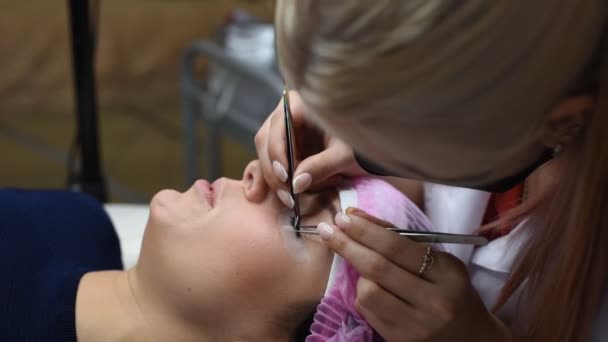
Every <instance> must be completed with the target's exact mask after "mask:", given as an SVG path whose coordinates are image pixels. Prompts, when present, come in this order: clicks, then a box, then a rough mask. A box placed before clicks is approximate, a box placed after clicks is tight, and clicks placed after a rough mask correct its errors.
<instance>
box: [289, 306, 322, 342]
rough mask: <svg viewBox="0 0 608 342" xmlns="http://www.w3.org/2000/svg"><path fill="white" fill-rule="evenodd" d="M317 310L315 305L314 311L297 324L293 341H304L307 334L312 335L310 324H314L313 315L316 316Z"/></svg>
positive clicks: (292, 337) (292, 336)
mask: <svg viewBox="0 0 608 342" xmlns="http://www.w3.org/2000/svg"><path fill="white" fill-rule="evenodd" d="M316 311H317V306H316V305H315V307H314V309H312V311H310V312H309V313H308V315H306V316H305V318H304V320H303V321H302V322H300V323H299V324H298V325H296V328H295V329H294V330H293V334H292V335H291V339H290V340H291V341H292V342H304V340H305V339H306V336H308V335H310V326H311V325H312V321H313V317H314V316H315V312H316Z"/></svg>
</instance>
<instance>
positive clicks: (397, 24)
mask: <svg viewBox="0 0 608 342" xmlns="http://www.w3.org/2000/svg"><path fill="white" fill-rule="evenodd" d="M275 20H276V27H277V46H278V52H279V60H280V64H281V68H282V71H283V75H284V77H285V79H286V82H287V83H288V84H289V86H290V87H291V88H293V89H296V90H297V91H299V93H300V95H301V97H302V99H303V101H304V103H305V104H306V106H307V107H308V109H309V110H310V111H311V113H312V115H313V119H315V120H316V121H317V123H318V124H319V125H321V126H322V127H323V128H325V129H327V130H328V131H330V132H332V133H334V134H336V135H338V136H340V137H342V138H343V139H344V140H346V141H347V142H349V143H351V144H352V146H353V147H354V148H355V149H357V150H358V151H360V152H362V153H363V154H364V155H368V156H370V155H371V156H376V157H377V159H378V160H382V161H383V162H384V164H385V166H387V167H388V168H389V169H393V170H399V169H401V168H402V167H406V166H405V165H402V164H401V163H402V162H403V161H402V160H401V159H400V158H398V156H399V155H400V149H401V148H402V146H401V145H402V144H400V143H399V142H400V141H401V139H402V136H403V130H402V128H403V127H405V126H410V127H412V128H413V129H417V128H425V127H433V128H434V129H441V127H444V128H443V129H444V132H442V133H445V134H444V135H445V136H446V137H447V139H448V140H449V139H451V141H452V142H457V143H459V144H467V145H468V146H472V148H471V150H475V148H474V147H477V148H478V149H480V148H481V147H478V143H477V142H478V141H484V142H487V144H489V145H492V147H493V148H500V149H501V151H504V153H502V155H501V156H500V159H499V158H498V156H497V157H496V160H494V161H492V160H488V164H493V165H496V166H498V167H500V166H501V164H500V163H503V162H505V160H508V159H509V158H504V156H505V155H517V154H519V153H522V152H523V151H524V150H525V149H526V148H529V146H530V144H531V142H532V141H534V140H537V139H538V136H539V127H540V125H541V124H542V122H543V121H544V119H545V116H546V113H547V112H548V110H549V109H550V108H551V107H552V106H553V105H555V103H556V102H557V101H558V100H559V99H560V98H561V97H563V96H564V95H566V94H567V92H568V90H569V89H570V88H571V87H572V86H573V83H574V82H575V81H576V80H577V79H578V78H579V77H580V75H581V73H582V72H583V71H584V69H585V66H586V65H588V64H589V61H590V59H591V56H592V55H593V53H594V51H596V50H597V49H598V42H599V41H600V39H601V36H602V32H603V27H604V22H605V21H606V5H605V1H604V0H577V1H571V0H531V1H521V0H520V1H514V0H511V1H509V0H495V1H485V0H471V1H456V0H368V1H364V0H342V1H320V0H282V1H281V0H279V1H278V3H277V11H276V19H275ZM603 65H604V67H608V61H604V62H603ZM604 80H605V79H602V80H601V82H604ZM607 87H608V86H604V85H603V83H602V84H601V90H600V94H599V97H598V105H597V108H596V112H595V113H593V114H591V115H590V119H589V122H588V124H587V125H586V128H585V129H584V131H585V132H584V134H582V135H581V136H580V139H579V140H578V141H575V142H573V143H572V144H570V145H569V146H568V147H567V148H566V151H564V153H563V156H562V157H560V160H559V161H558V162H559V166H560V167H559V171H558V177H559V178H558V182H557V185H556V187H555V188H554V189H551V192H552V195H551V196H549V195H548V196H546V197H544V200H543V201H542V203H538V205H537V206H535V208H534V212H533V214H534V215H533V216H534V217H533V218H534V220H536V221H537V224H536V225H535V227H536V228H535V229H534V232H533V234H532V235H533V236H532V238H531V239H530V242H529V243H528V246H527V247H526V249H525V250H524V252H523V253H521V255H520V257H519V259H518V263H517V264H516V266H515V268H514V271H513V273H512V277H511V279H510V280H509V281H508V283H507V285H506V286H505V288H504V290H503V296H502V298H501V299H500V301H499V303H504V301H505V300H506V299H505V298H508V297H509V296H511V294H512V293H513V292H514V290H515V289H517V288H518V287H519V286H521V285H522V284H523V283H525V280H526V279H527V280H529V281H528V282H527V285H526V286H527V290H528V291H527V293H529V295H530V298H529V301H528V302H527V304H525V305H526V307H525V309H526V312H527V314H528V317H526V318H527V322H526V323H527V325H526V330H525V333H526V335H528V336H531V337H533V338H538V340H543V341H545V340H547V341H549V340H563V341H575V340H579V339H582V338H583V337H584V336H585V333H586V332H588V328H589V324H591V323H592V322H593V317H594V315H595V314H596V311H597V302H598V298H599V296H600V294H601V291H602V290H603V286H604V284H605V280H606V274H607V273H608V265H607V264H606V261H605V260H608V259H606V257H607V255H606V253H607V252H606V250H608V237H607V236H606V235H607V234H608V218H607V217H606V215H607V214H605V213H606V210H607V209H608V110H607V108H608V103H606V100H607V96H608V94H605V90H606V88H607ZM346 122H347V123H348V130H340V129H336V127H339V126H341V125H342V124H344V123H346ZM485 128H490V129H485ZM472 131H474V132H476V135H475V136H471V134H470V132H472ZM515 137H517V139H515ZM444 143H445V141H444ZM556 284H560V285H558V286H555V285H556ZM535 340H536V339H535Z"/></svg>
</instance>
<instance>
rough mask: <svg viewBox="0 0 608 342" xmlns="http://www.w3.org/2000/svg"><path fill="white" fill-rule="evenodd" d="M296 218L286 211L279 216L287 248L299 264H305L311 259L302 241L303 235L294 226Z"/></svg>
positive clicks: (281, 232)
mask: <svg viewBox="0 0 608 342" xmlns="http://www.w3.org/2000/svg"><path fill="white" fill-rule="evenodd" d="M294 223H295V216H294V214H293V211H291V210H285V211H282V212H281V213H280V214H279V226H280V227H281V228H280V234H281V238H282V240H283V243H284V245H285V247H286V248H287V249H288V250H289V251H290V253H291V254H293V256H294V257H295V259H296V260H298V262H305V261H306V260H308V259H309V258H310V255H309V253H308V250H307V249H306V246H305V244H304V243H303V242H302V241H301V239H303V238H302V235H301V234H299V233H298V232H297V231H296V229H295V227H294V226H293V224H294ZM294 235H295V237H294Z"/></svg>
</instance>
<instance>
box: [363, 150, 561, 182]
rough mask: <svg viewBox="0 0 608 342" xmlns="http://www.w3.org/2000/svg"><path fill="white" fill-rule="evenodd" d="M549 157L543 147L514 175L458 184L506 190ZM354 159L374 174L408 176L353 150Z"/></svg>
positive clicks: (550, 152) (551, 154) (550, 155)
mask: <svg viewBox="0 0 608 342" xmlns="http://www.w3.org/2000/svg"><path fill="white" fill-rule="evenodd" d="M551 158H553V151H552V150H551V149H545V150H544V151H543V152H542V153H541V155H540V156H539V157H538V158H537V159H536V161H534V163H532V164H531V165H529V166H527V167H525V168H523V169H522V170H521V171H519V172H517V173H516V174H514V175H511V176H507V177H505V178H502V179H498V180H496V181H494V182H491V183H488V184H482V185H475V186H467V185H460V186H463V187H466V188H470V189H475V190H481V191H487V192H505V191H507V190H510V189H512V188H513V187H515V186H516V185H517V184H519V183H521V182H523V181H524V179H526V178H527V177H528V176H529V175H530V174H531V173H532V172H534V170H536V169H537V168H538V167H540V166H541V165H542V164H544V163H546V162H548V161H549V160H551ZM355 160H356V161H357V163H358V164H359V166H360V167H361V168H362V169H363V170H365V171H366V172H367V173H369V174H372V175H375V176H394V177H402V178H408V175H402V174H397V173H395V172H391V171H388V170H387V169H385V168H384V167H382V166H381V165H378V164H376V163H374V162H373V161H371V160H369V159H367V158H365V157H363V156H362V155H361V154H359V153H356V152H355ZM410 178H414V179H415V178H419V177H410ZM429 181H432V182H434V183H438V184H441V183H442V182H441V180H436V179H433V180H429ZM448 185H454V186H459V184H452V183H450V184H448Z"/></svg>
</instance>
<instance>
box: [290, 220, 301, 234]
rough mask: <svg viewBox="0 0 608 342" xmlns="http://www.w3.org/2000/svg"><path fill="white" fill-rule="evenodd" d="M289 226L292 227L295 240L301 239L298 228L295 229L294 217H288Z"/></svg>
mask: <svg viewBox="0 0 608 342" xmlns="http://www.w3.org/2000/svg"><path fill="white" fill-rule="evenodd" d="M289 224H290V225H291V227H293V230H294V232H295V233H296V237H297V238H301V237H302V234H300V232H299V229H298V227H296V217H295V215H290V216H289Z"/></svg>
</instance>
